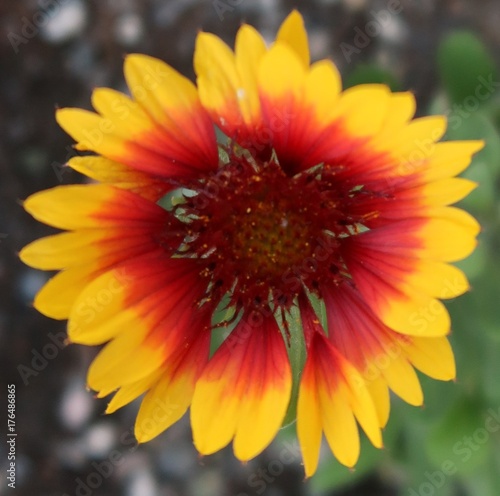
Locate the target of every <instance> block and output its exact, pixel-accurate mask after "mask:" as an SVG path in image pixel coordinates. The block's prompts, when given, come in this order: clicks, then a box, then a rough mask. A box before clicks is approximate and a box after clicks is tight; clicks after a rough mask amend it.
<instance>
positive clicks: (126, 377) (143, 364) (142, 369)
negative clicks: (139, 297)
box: [87, 327, 165, 391]
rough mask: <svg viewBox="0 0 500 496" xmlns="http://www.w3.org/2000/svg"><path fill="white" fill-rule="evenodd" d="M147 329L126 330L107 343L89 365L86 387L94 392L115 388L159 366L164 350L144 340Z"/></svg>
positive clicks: (135, 379)
mask: <svg viewBox="0 0 500 496" xmlns="http://www.w3.org/2000/svg"><path fill="white" fill-rule="evenodd" d="M148 332H149V329H148V328H147V327H144V328H142V329H141V328H132V329H127V330H125V331H124V332H122V333H120V334H118V335H117V336H116V337H115V338H114V339H113V340H112V341H111V342H110V343H108V344H107V345H106V346H105V347H104V348H103V349H102V350H101V351H100V352H99V354H98V355H97V357H96V358H95V359H94V361H93V362H92V364H91V365H90V368H89V372H88V376H87V383H88V385H89V387H90V388H91V389H93V390H94V391H101V390H104V391H114V390H115V389H118V388H119V387H121V386H123V385H126V384H131V383H133V382H136V381H138V380H140V379H143V378H144V377H146V376H147V375H149V374H151V373H153V372H154V371H155V370H157V369H158V368H159V367H161V365H162V363H163V361H164V358H165V354H164V349H163V347H161V346H157V347H153V346H151V345H150V344H149V343H148V342H147V341H146V336H147V334H148Z"/></svg>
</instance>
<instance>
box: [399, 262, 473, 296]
mask: <svg viewBox="0 0 500 496" xmlns="http://www.w3.org/2000/svg"><path fill="white" fill-rule="evenodd" d="M406 283H407V284H408V286H411V287H412V288H413V289H415V290H417V291H419V292H422V293H425V294H428V295H430V296H433V297H435V298H440V299H448V298H455V297H456V296H460V295H461V294H463V293H465V292H466V291H468V290H469V282H468V281H467V278H466V277H465V274H464V273H463V272H462V271H461V270H460V269H458V268H457V267H454V266H453V265H449V264H447V263H444V262H436V261H430V260H419V261H418V262H417V265H416V266H415V267H414V270H413V271H412V272H411V273H409V274H408V278H407V280H406Z"/></svg>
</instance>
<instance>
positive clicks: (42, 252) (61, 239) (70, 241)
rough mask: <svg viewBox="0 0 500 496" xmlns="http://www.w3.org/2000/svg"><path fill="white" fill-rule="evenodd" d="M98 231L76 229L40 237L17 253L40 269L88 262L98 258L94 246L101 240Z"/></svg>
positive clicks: (97, 250) (97, 249)
mask: <svg viewBox="0 0 500 496" xmlns="http://www.w3.org/2000/svg"><path fill="white" fill-rule="evenodd" d="M102 237H103V233H102V232H100V231H97V230H95V231H78V232H68V233H61V234H56V235H54V236H47V237H46V238H41V239H38V240H36V241H34V242H33V243H30V244H29V245H27V246H25V247H24V248H23V249H22V250H21V252H20V253H19V257H20V258H21V260H22V261H23V262H24V263H25V264H27V265H30V266H31V267H35V268H37V269H41V270H57V269H65V268H67V267H71V266H75V265H80V264H82V263H90V262H93V261H94V260H96V259H97V258H99V255H100V250H99V248H98V247H96V246H95V244H96V242H97V241H99V240H101V239H102Z"/></svg>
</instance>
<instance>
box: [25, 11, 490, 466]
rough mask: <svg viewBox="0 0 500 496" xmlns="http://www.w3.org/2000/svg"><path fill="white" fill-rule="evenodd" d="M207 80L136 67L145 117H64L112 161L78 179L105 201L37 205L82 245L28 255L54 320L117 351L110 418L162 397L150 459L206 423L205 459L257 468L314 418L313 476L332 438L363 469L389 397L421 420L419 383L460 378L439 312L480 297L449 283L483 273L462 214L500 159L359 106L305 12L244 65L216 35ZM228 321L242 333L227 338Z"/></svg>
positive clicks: (99, 362) (401, 103) (199, 45)
mask: <svg viewBox="0 0 500 496" xmlns="http://www.w3.org/2000/svg"><path fill="white" fill-rule="evenodd" d="M194 65H195V71H196V74H197V86H195V85H194V84H193V83H191V82H190V81H189V80H188V79H186V78H184V77H183V76H181V75H180V74H178V73H177V72H176V71H175V70H174V69H172V68H171V67H169V66H168V65H166V64H164V63H163V62H161V61H159V60H156V59H153V58H150V57H147V56H144V55H130V56H128V57H127V58H126V61H125V77H126V80H127V83H128V86H129V89H130V93H131V96H130V97H128V96H126V95H123V94H121V93H118V92H115V91H113V90H110V89H97V90H95V91H94V93H93V97H92V103H93V106H94V108H95V110H96V112H97V113H93V112H89V111H85V110H79V109H62V110H59V111H58V112H57V120H58V122H59V124H60V125H61V126H62V127H63V128H64V129H65V130H66V131H67V132H68V133H69V134H70V135H71V136H72V137H73V138H74V139H75V140H76V141H77V145H76V148H77V149H78V150H83V151H90V152H94V153H95V154H96V155H94V156H80V157H75V158H72V159H71V160H70V161H69V166H71V167H73V168H74V169H76V170H78V171H80V172H82V173H83V174H85V175H87V176H88V177H90V178H92V179H94V180H96V181H97V182H98V183H99V184H89V185H74V186H60V187H56V188H54V189H51V190H48V191H43V192H40V193H36V194H34V195H32V196H31V197H29V198H28V199H27V200H26V202H25V208H26V209H27V210H28V212H30V213H31V214H32V215H33V216H34V217H36V218H37V219H38V220H40V221H42V222H45V223H46V224H49V225H51V226H54V227H56V228H60V229H62V230H65V231H66V232H63V233H61V234H57V235H54V236H49V237H47V238H43V239H40V240H38V241H35V242H34V243H32V244H30V245H29V246H27V247H25V248H24V249H23V250H22V252H21V258H22V259H23V260H24V261H25V262H26V263H27V264H29V265H31V266H33V267H36V268H40V269H44V270H60V272H59V273H58V274H57V275H56V276H55V277H54V278H52V279H51V280H50V281H49V282H48V283H47V284H46V285H45V286H44V287H43V288H42V290H41V291H40V292H39V294H38V295H37V297H36V299H35V306H36V308H37V309H39V310H40V311H41V312H42V313H44V314H45V315H48V316H49V317H53V318H56V319H68V321H69V323H68V334H69V340H70V341H71V342H73V343H81V344H85V345H100V344H105V346H104V348H103V349H102V351H101V352H100V353H99V355H98V356H97V358H96V359H95V361H94V362H93V364H92V365H91V367H90V370H89V374H88V385H89V387H90V388H92V389H94V390H96V391H97V392H98V395H99V396H101V397H102V396H107V395H109V394H111V393H114V397H113V398H112V400H111V402H110V403H109V406H108V409H107V412H112V411H115V410H116V409H118V408H120V407H122V406H123V405H125V404H127V403H129V402H130V401H132V400H133V399H135V398H137V397H139V396H140V395H142V394H145V396H144V398H143V400H142V404H141V408H140V411H139V414H138V418H137V423H136V429H135V433H136V437H137V439H138V440H139V441H140V442H144V441H147V440H149V439H151V438H153V437H155V436H157V435H158V434H159V433H161V432H162V431H164V430H165V429H167V428H168V427H169V426H170V425H172V424H173V423H174V422H176V421H177V420H178V419H179V418H180V417H181V416H182V415H183V414H184V413H185V412H186V411H187V409H188V408H189V407H190V408H191V423H192V428H193V436H194V442H195V445H196V447H197V448H198V450H199V451H200V452H201V453H202V454H210V453H213V452H215V451H217V450H219V449H221V448H223V447H224V446H226V445H227V444H228V443H230V442H231V441H233V444H234V452H235V455H236V456H237V457H238V458H239V459H240V460H248V459H250V458H252V457H254V456H256V455H257V454H259V453H260V452H261V451H262V450H263V449H264V448H265V447H266V446H267V445H268V444H269V443H270V442H271V441H272V439H273V438H274V437H275V435H276V433H277V432H278V430H279V429H280V427H281V426H282V424H283V420H284V418H285V415H286V412H287V410H288V409H289V408H295V406H296V408H297V431H298V437H299V441H300V444H301V447H302V450H303V457H304V465H305V472H306V475H307V476H310V475H311V474H313V473H314V472H315V470H316V467H317V463H318V457H319V448H320V443H321V439H322V434H323V432H324V434H325V436H326V439H327V441H328V444H329V445H330V447H331V449H332V451H333V453H334V454H335V456H336V457H337V458H338V459H339V461H340V462H341V463H343V464H345V465H347V466H349V467H351V466H353V465H354V464H355V463H356V461H357V459H358V455H359V434H358V424H359V425H360V426H361V428H362V429H363V430H364V431H365V433H366V435H367V436H368V438H369V439H370V440H371V442H372V443H373V444H374V445H375V446H377V447H381V446H382V436H381V428H382V427H384V425H385V424H386V422H387V419H388V416H389V390H392V391H393V392H394V393H395V394H397V395H398V396H400V397H401V398H403V399H404V400H405V401H407V402H408V403H410V404H413V405H420V404H421V403H422V401H423V394H422V390H421V387H420V384H419V380H418V377H417V374H416V372H415V368H416V369H418V370H420V371H422V372H423V373H425V374H427V375H429V376H431V377H434V378H436V379H440V380H450V379H452V378H454V376H455V365H454V359H453V353H452V351H451V348H450V345H449V343H448V340H447V338H446V335H447V334H448V333H449V332H450V319H449V315H448V312H447V310H446V308H445V307H444V305H443V304H442V302H441V301H440V300H441V299H446V298H453V297H455V296H458V295H460V294H461V293H463V292H465V291H466V290H467V289H468V283H467V280H466V278H465V276H464V274H463V273H462V272H461V271H460V270H459V269H457V268H456V267H454V266H453V265H450V262H454V261H456V260H459V259H462V258H464V257H466V256H468V255H469V254H470V253H471V252H472V250H473V249H474V247H475V245H476V240H475V238H476V235H477V234H478V231H479V226H478V224H477V222H476V221H475V220H474V219H473V218H472V217H471V216H470V215H468V214H467V213H465V212H464V211H462V210H459V209H457V208H454V207H450V206H449V205H450V204H452V203H454V202H456V201H458V200H460V199H462V198H463V197H465V196H466V195H467V194H468V193H469V192H470V191H471V190H472V189H473V188H474V187H475V184H474V183H472V182H471V181H468V180H466V179H459V178H455V177H454V176H456V175H457V174H458V173H460V172H461V171H462V170H463V169H465V168H466V167H467V165H468V164H469V163H470V160H471V157H472V155H473V154H474V153H475V152H477V151H478V150H479V149H481V147H482V146H483V143H482V142H479V141H465V142H438V141H439V140H440V139H441V137H442V136H443V134H444V132H445V128H446V123H445V119H444V118H443V117H439V116H433V117H426V118H419V119H413V116H414V112H415V99H414V97H413V95H412V94H411V93H391V92H390V90H389V89H388V88H387V87H386V86H383V85H377V84H371V85H362V86H357V87H354V88H351V89H348V90H346V91H342V87H341V86H342V85H341V79H340V75H339V73H338V71H337V69H336V67H335V66H334V65H333V64H332V63H331V62H329V61H327V60H323V61H320V62H316V63H314V64H312V65H311V63H310V60H309V48H308V42H307V35H306V32H305V30H304V26H303V21H302V18H301V16H300V15H299V14H298V13H297V12H293V13H292V14H290V16H289V17H288V18H287V19H286V20H285V22H284V23H283V25H282V26H281V28H280V30H279V32H278V35H277V38H276V41H275V42H274V44H273V45H272V46H271V47H267V46H266V44H265V43H264V41H263V39H262V37H261V36H260V35H259V33H258V32H257V31H256V30H255V29H253V28H252V27H250V26H248V25H244V26H242V27H241V28H240V30H239V31H238V34H237V37H236V46H235V50H234V52H233V51H232V50H231V49H230V48H229V47H228V46H227V45H225V44H224V43H223V42H222V41H221V40H220V39H219V38H217V37H216V36H214V35H212V34H208V33H200V34H199V35H198V38H197V42H196V51H195V57H194ZM216 128H218V129H219V130H220V132H217V133H216ZM217 136H222V138H220V140H219V141H220V142H218V141H217ZM314 302H316V303H318V302H320V304H322V305H324V309H325V314H326V319H325V322H321V319H319V318H318V316H317V314H316V311H315V309H314V308H315V306H316V307H317V305H316V303H314ZM221 309H226V310H227V311H228V312H229V315H231V318H230V319H229V321H225V322H217V321H216V320H215V318H214V315H215V314H216V313H219V312H220V310H221ZM292 314H295V315H296V314H298V315H300V321H301V325H302V331H301V332H302V333H303V340H302V341H303V343H305V349H306V353H307V358H306V362H305V365H304V369H303V371H302V374H296V373H294V372H296V371H295V370H294V371H292V366H291V364H290V358H289V357H290V356H293V355H294V350H293V347H294V346H297V342H298V341H297V340H295V339H290V329H291V326H292V325H295V324H294V323H293V322H292V320H294V319H292ZM228 329H232V330H231V331H230V333H229V335H228V336H227V337H226V338H225V339H224V340H223V342H222V344H220V345H219V347H218V348H217V349H216V351H215V352H214V353H213V354H212V355H210V349H211V343H213V342H214V336H217V335H219V340H220V338H221V336H220V335H221V333H224V332H226V333H227V330H228ZM215 341H217V339H215ZM299 341H300V340H299ZM299 372H300V371H299ZM296 377H300V379H295V378H296ZM295 380H299V381H300V384H299V385H298V389H299V394H298V399H291V396H292V394H291V391H292V385H293V383H294V381H295ZM294 402H296V405H293V404H292V405H290V403H294Z"/></svg>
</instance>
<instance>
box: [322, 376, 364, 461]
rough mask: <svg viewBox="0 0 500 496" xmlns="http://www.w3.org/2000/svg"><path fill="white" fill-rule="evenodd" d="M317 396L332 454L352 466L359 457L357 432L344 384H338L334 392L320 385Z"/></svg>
mask: <svg viewBox="0 0 500 496" xmlns="http://www.w3.org/2000/svg"><path fill="white" fill-rule="evenodd" d="M319 398H320V402H321V418H322V424H323V429H324V431H325V437H326V439H327V441H328V444H329V445H330V448H331V450H332V452H333V454H334V455H335V457H336V458H337V460H338V461H339V462H340V463H342V464H343V465H345V466H346V467H354V465H356V462H357V461H358V458H359V449H360V448H359V432H358V426H357V425H356V420H355V419H354V414H353V412H352V409H351V406H350V404H349V395H348V392H347V389H346V386H345V385H343V384H341V385H339V387H338V388H337V390H336V392H335V394H329V393H327V392H326V391H325V390H324V388H322V387H321V386H320V388H319Z"/></svg>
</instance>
